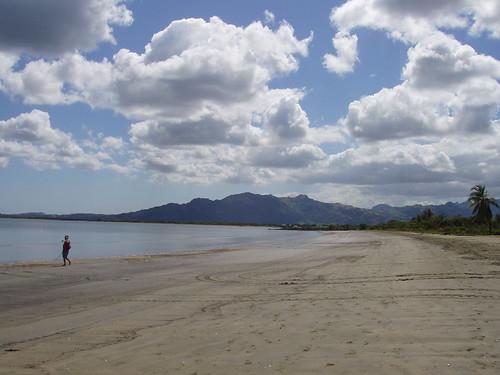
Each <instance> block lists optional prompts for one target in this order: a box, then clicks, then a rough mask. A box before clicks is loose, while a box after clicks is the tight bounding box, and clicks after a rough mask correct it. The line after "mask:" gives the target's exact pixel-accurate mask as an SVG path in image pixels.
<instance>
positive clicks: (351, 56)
mask: <svg viewBox="0 0 500 375" xmlns="http://www.w3.org/2000/svg"><path fill="white" fill-rule="evenodd" d="M332 42H333V46H334V47H335V50H336V51H337V54H336V55H333V54H326V55H325V56H324V58H323V65H324V66H325V68H326V69H327V70H328V71H329V72H332V73H337V74H339V75H344V74H346V73H352V72H353V71H354V65H355V64H356V62H357V61H358V37H357V36H356V35H351V34H348V33H345V32H338V33H337V34H335V37H334V38H333V40H332Z"/></svg>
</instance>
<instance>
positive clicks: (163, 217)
mask: <svg viewBox="0 0 500 375" xmlns="http://www.w3.org/2000/svg"><path fill="white" fill-rule="evenodd" d="M426 208H430V209H431V210H432V211H433V212H434V214H436V215H444V216H470V214H471V211H470V209H469V208H468V204H467V203H466V202H463V203H452V202H448V203H446V204H442V205H413V206H404V207H394V206H390V205H386V204H380V205H377V206H374V207H373V208H371V209H366V208H358V207H354V206H349V205H345V204H341V203H324V202H320V201H317V200H314V199H311V198H309V197H308V196H307V195H299V196H297V197H293V198H292V197H286V198H279V197H275V196H273V195H260V194H252V193H242V194H236V195H230V196H228V197H226V198H224V199H220V200H210V199H204V198H196V199H193V200H192V201H191V202H189V203H184V204H177V203H169V204H166V205H163V206H158V207H153V208H148V209H144V210H140V211H135V212H126V213H121V214H116V215H100V214H91V213H79V214H71V215H48V214H43V213H39V212H37V213H27V214H19V215H2V216H8V217H24V218H27V217H32V218H46V219H61V220H96V221H101V220H102V221H104V220H106V221H141V222H179V223H220V224H224V223H232V224H262V225H265V224H362V223H364V224H378V223H383V222H386V221H389V220H409V219H411V218H413V217H415V216H417V215H419V214H421V213H422V211H423V210H424V209H426ZM499 212H500V211H499V210H498V209H495V214H496V213H499Z"/></svg>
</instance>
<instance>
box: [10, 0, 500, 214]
mask: <svg viewBox="0 0 500 375" xmlns="http://www.w3.org/2000/svg"><path fill="white" fill-rule="evenodd" d="M499 79H500V2H498V1H497V0H421V1H412V0H347V1H325V0H312V1H307V2H306V1H291V0H269V1H263V0H255V1H234V0H232V1H231V0H212V1H206V0H185V1H182V2H180V1H174V0H129V1H122V0H74V1H71V2H69V1H68V2H61V1H59V0H43V1H40V0H17V1H12V0H0V212H2V213H17V212H47V213H74V212H95V213H118V212H126V211H133V210H138V209H142V208H148V207H153V206H158V205H162V204H166V203H169V202H177V203H183V202H188V201H190V200H191V199H193V198H196V197H205V198H210V199H221V198H223V197H225V196H227V195H230V194H235V193H240V192H246V191H250V192H254V193H259V194H274V195H277V196H293V195H297V194H307V195H309V196H310V197H312V198H315V199H318V200H321V201H324V202H341V203H345V204H351V205H355V206H359V207H371V206H373V205H376V204H379V203H387V204H392V205H406V204H414V203H422V204H426V203H442V202H446V201H458V202H462V201H464V200H465V199H466V197H467V195H468V192H469V190H470V188H471V187H472V186H473V185H475V184H485V185H486V187H487V189H488V191H489V193H490V194H491V195H493V196H496V197H499V196H500V168H499V166H500V146H499V145H500V83H499Z"/></svg>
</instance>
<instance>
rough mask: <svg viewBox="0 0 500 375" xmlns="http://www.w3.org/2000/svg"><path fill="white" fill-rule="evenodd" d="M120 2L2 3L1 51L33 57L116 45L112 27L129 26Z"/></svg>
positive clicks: (51, 0)
mask: <svg viewBox="0 0 500 375" xmlns="http://www.w3.org/2000/svg"><path fill="white" fill-rule="evenodd" d="M124 3H125V2H124V1H123V0H73V1H59V0H43V1H39V0H22V1H2V5H1V11H0V50H4V51H11V52H15V53H20V52H27V53H29V54H33V55H58V54H62V53H66V52H74V51H75V50H82V51H88V50H92V49H94V48H95V47H96V45H97V44H98V43H100V42H110V43H115V38H114V36H113V28H112V26H113V25H118V26H128V25H130V24H131V23H132V21H133V18H132V13H131V12H130V10H128V9H127V7H126V5H125V4H124Z"/></svg>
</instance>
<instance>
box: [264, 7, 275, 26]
mask: <svg viewBox="0 0 500 375" xmlns="http://www.w3.org/2000/svg"><path fill="white" fill-rule="evenodd" d="M274 20H275V17H274V13H273V12H271V11H270V10H268V9H266V10H265V11H264V23H265V24H266V25H272V24H274Z"/></svg>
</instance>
